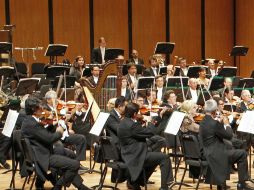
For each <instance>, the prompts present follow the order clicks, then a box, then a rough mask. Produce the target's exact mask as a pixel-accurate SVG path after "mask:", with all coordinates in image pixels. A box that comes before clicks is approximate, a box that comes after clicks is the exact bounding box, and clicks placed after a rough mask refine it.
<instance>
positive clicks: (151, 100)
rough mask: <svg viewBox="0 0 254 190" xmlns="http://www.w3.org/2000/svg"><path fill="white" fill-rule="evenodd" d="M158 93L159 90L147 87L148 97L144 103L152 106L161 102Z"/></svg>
mask: <svg viewBox="0 0 254 190" xmlns="http://www.w3.org/2000/svg"><path fill="white" fill-rule="evenodd" d="M156 93H157V91H156V90H155V89H152V90H151V89H147V90H146V99H145V100H144V104H145V105H146V106H147V107H149V108H150V107H152V106H155V105H158V104H160V101H158V100H157V99H156Z"/></svg>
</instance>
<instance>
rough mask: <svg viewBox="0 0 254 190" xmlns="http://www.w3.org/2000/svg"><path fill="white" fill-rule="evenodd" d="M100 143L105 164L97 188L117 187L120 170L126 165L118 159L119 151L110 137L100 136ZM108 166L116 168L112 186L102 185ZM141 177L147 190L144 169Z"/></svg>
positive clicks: (125, 167)
mask: <svg viewBox="0 0 254 190" xmlns="http://www.w3.org/2000/svg"><path fill="white" fill-rule="evenodd" d="M100 143H101V149H102V156H103V160H104V164H105V166H104V169H103V171H102V174H101V179H100V184H99V189H102V188H112V189H117V184H118V182H119V178H120V173H121V170H123V169H127V165H126V164H125V163H124V162H123V161H119V160H120V156H119V151H118V149H117V147H116V145H115V144H114V143H113V142H112V140H111V138H110V137H103V138H101V140H100ZM108 167H109V168H112V169H115V170H117V174H118V175H117V178H116V182H115V186H114V187H111V186H104V185H103V184H104V181H105V177H106V175H107V169H108ZM143 177H144V185H145V189H146V190H147V185H146V176H145V171H144V170H143Z"/></svg>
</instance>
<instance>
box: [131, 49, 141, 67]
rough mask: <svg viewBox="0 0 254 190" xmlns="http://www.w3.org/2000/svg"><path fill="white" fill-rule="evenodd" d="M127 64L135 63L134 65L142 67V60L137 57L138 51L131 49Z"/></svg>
mask: <svg viewBox="0 0 254 190" xmlns="http://www.w3.org/2000/svg"><path fill="white" fill-rule="evenodd" d="M129 62H132V63H135V64H136V65H144V60H143V59H142V58H140V57H139V56H138V51H137V50H135V49H133V50H132V53H131V58H130V59H129Z"/></svg>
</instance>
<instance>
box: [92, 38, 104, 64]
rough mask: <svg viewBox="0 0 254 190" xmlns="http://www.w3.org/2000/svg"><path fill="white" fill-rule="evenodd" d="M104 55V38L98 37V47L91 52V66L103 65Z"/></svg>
mask: <svg viewBox="0 0 254 190" xmlns="http://www.w3.org/2000/svg"><path fill="white" fill-rule="evenodd" d="M105 54H106V41H105V38H104V37H100V39H99V47H98V48H94V49H93V51H92V60H91V62H92V63H93V64H104V63H105V62H106V60H105Z"/></svg>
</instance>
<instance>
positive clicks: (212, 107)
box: [205, 99, 218, 113]
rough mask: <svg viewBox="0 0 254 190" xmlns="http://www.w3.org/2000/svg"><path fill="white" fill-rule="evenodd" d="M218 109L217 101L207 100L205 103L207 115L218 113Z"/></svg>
mask: <svg viewBox="0 0 254 190" xmlns="http://www.w3.org/2000/svg"><path fill="white" fill-rule="evenodd" d="M217 108H218V105H217V102H216V101H215V100H212V99H211V100H207V101H206V102H205V112H206V113H212V112H214V111H216V110H217Z"/></svg>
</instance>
